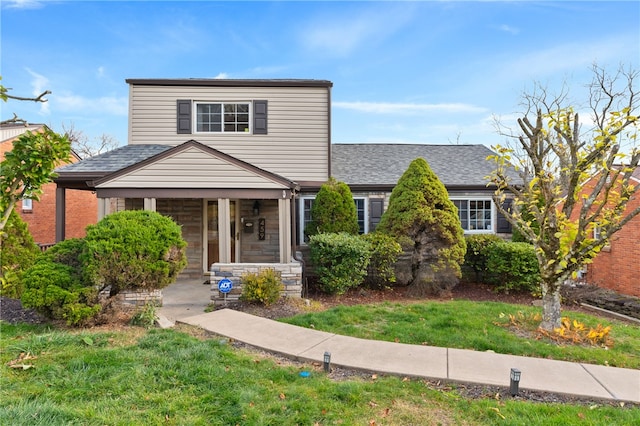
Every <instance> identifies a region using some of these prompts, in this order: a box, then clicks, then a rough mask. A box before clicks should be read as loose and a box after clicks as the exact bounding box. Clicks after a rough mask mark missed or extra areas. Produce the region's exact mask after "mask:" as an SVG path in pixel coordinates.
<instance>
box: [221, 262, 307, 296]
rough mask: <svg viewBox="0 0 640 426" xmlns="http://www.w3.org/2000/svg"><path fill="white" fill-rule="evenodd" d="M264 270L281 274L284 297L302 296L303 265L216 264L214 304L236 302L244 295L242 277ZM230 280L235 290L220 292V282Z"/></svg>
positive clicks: (294, 263) (297, 263)
mask: <svg viewBox="0 0 640 426" xmlns="http://www.w3.org/2000/svg"><path fill="white" fill-rule="evenodd" d="M264 269H275V270H276V271H278V272H280V276H281V277H282V285H284V291H283V292H282V296H285V297H301V295H302V265H301V264H300V263H299V262H293V263H214V264H213V265H211V271H210V272H211V279H210V282H211V301H212V302H213V303H214V304H221V303H225V301H226V302H234V301H237V300H238V299H239V298H240V295H241V294H242V284H241V277H242V275H243V274H245V273H247V272H253V273H258V272H260V271H261V270H264ZM223 278H228V279H229V280H231V282H232V283H233V289H232V290H231V291H230V292H229V293H227V294H226V298H225V294H223V293H221V292H220V291H218V281H220V280H222V279H223Z"/></svg>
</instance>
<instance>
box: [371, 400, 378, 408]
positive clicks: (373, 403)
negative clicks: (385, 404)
mask: <svg viewBox="0 0 640 426" xmlns="http://www.w3.org/2000/svg"><path fill="white" fill-rule="evenodd" d="M377 406H378V404H376V403H375V402H373V401H369V407H377Z"/></svg>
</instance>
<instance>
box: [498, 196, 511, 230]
mask: <svg viewBox="0 0 640 426" xmlns="http://www.w3.org/2000/svg"><path fill="white" fill-rule="evenodd" d="M512 203H513V200H512V199H510V198H507V199H506V200H504V203H502V207H503V208H504V209H505V210H507V211H510V210H511V205H512ZM497 231H498V233H499V234H510V233H511V223H510V222H509V221H508V220H507V218H506V217H504V215H503V214H502V213H500V212H498V230H497Z"/></svg>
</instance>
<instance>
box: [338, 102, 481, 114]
mask: <svg viewBox="0 0 640 426" xmlns="http://www.w3.org/2000/svg"><path fill="white" fill-rule="evenodd" d="M332 105H333V106H334V107H336V108H342V109H350V110H354V111H359V112H370V113H374V114H422V113H425V112H431V113H442V112H444V113H448V114H456V113H482V112H486V111H487V110H486V108H482V107H478V106H475V105H469V104H462V103H450V104H418V103H392V102H333V104H332Z"/></svg>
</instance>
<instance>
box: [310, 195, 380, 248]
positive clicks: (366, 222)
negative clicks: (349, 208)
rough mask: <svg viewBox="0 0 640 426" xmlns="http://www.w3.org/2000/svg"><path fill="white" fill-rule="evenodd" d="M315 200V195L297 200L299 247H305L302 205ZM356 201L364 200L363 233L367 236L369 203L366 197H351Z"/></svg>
mask: <svg viewBox="0 0 640 426" xmlns="http://www.w3.org/2000/svg"><path fill="white" fill-rule="evenodd" d="M315 199H316V196H315V195H313V196H312V195H308V196H302V197H300V198H299V201H300V204H299V205H300V207H299V212H298V213H299V214H298V218H299V222H298V226H299V228H298V229H299V230H300V238H299V240H300V241H298V244H300V245H306V244H307V242H306V241H305V240H304V227H305V220H304V205H305V200H311V201H312V202H313V200H315ZM356 200H364V201H363V202H364V233H365V234H368V233H369V203H368V200H369V199H368V198H367V197H353V201H354V203H355V201H356ZM359 226H360V224H359V223H358V229H359Z"/></svg>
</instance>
